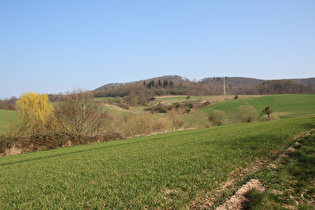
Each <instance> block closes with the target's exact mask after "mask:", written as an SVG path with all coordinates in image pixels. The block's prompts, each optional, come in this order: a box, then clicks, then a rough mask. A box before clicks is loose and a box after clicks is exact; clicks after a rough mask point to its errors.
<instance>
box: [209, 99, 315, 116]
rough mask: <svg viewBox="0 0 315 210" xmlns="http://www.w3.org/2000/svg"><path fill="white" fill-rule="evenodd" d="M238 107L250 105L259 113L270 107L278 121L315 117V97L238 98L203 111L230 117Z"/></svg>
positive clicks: (216, 104)
mask: <svg viewBox="0 0 315 210" xmlns="http://www.w3.org/2000/svg"><path fill="white" fill-rule="evenodd" d="M240 105H251V106H253V107H254V108H255V109H256V110H257V111H258V112H259V113H261V111H262V110H263V109H264V108H265V107H266V106H270V108H271V109H272V110H273V111H274V114H275V115H278V116H279V117H280V119H287V118H294V117H305V116H315V95H270V96H261V97H252V98H240V99H237V100H228V101H223V102H218V103H215V104H213V105H211V106H208V107H205V108H204V109H203V111H204V112H206V113H208V114H210V113H211V112H212V111H213V110H222V111H225V112H226V113H229V114H230V115H235V114H236V113H237V109H238V108H239V106H240Z"/></svg>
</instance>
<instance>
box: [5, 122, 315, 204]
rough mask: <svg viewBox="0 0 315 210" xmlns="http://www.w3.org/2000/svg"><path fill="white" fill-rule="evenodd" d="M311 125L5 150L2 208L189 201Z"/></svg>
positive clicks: (264, 124) (232, 128)
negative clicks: (24, 151) (21, 151)
mask: <svg viewBox="0 0 315 210" xmlns="http://www.w3.org/2000/svg"><path fill="white" fill-rule="evenodd" d="M314 125H315V117H308V118H297V119H286V120H278V121H271V122H255V123H250V124H236V125H228V126H223V127H214V128H209V129H198V130H189V131H182V132H174V133H168V134H161V135H156V136H151V137H139V138H133V139H127V140H120V141H113V142H107V143H99V144H90V145H85V146H76V147H68V148H61V149H55V150H50V151H43V152H36V153H29V154H21V155H16V156H8V157H2V158H0V167H1V170H0V209H16V208H18V209H20V208H22V209H29V208H36V209H42V208H45V209H60V208H62V209H64V208H71V209H74V208H80V209H82V208H86V209H92V208H93V209H94V208H109V209H113V208H117V209H121V208H123V209H128V208H153V209H156V208H185V207H186V206H187V205H189V204H190V202H191V201H194V200H195V199H196V198H199V197H202V196H204V195H205V194H206V193H209V192H210V193H211V192H215V190H216V188H218V187H219V186H220V184H222V183H223V182H225V181H226V180H227V179H228V178H230V177H231V176H232V175H231V174H232V172H233V171H236V170H240V171H241V170H242V169H244V168H246V167H249V166H250V164H251V163H253V162H255V161H257V160H259V159H269V160H273V158H275V157H276V156H277V154H279V153H280V152H282V151H283V150H285V149H286V148H287V147H288V146H289V145H290V143H292V142H293V141H294V137H296V136H298V135H300V134H302V133H303V132H305V131H306V130H308V129H310V128H311V127H314ZM242 181H243V182H245V181H246V178H245V177H244V180H242ZM229 193H230V194H231V193H233V191H231V192H229ZM228 195H229V194H226V195H225V196H228Z"/></svg>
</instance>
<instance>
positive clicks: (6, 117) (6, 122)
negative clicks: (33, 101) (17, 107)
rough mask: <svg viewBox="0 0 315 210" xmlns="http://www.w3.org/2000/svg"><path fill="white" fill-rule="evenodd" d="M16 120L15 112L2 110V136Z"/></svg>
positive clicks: (0, 121)
mask: <svg viewBox="0 0 315 210" xmlns="http://www.w3.org/2000/svg"><path fill="white" fill-rule="evenodd" d="M16 120H17V115H16V112H15V111H8V110H0V135H2V134H4V133H5V132H6V131H7V129H8V128H9V127H10V125H11V124H12V123H14V122H16Z"/></svg>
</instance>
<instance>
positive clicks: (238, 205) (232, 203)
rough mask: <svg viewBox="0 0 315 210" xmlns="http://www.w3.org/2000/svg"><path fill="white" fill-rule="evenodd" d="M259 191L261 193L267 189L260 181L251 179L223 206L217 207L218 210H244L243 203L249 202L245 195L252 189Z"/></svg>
mask: <svg viewBox="0 0 315 210" xmlns="http://www.w3.org/2000/svg"><path fill="white" fill-rule="evenodd" d="M254 188H255V189H257V190H259V191H261V192H263V191H265V188H264V187H263V186H262V184H261V183H260V181H259V180H258V179H251V180H249V182H247V183H246V184H245V185H243V186H242V187H241V188H240V189H238V190H237V191H236V193H235V194H234V195H233V196H232V197H231V198H229V199H227V200H226V201H225V202H224V203H223V204H222V205H221V206H219V207H217V208H216V209H217V210H225V209H242V207H243V203H244V202H246V201H247V199H246V198H245V197H244V195H245V194H246V193H247V192H248V191H249V190H251V189H254Z"/></svg>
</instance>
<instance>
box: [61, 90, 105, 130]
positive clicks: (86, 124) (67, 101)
mask: <svg viewBox="0 0 315 210" xmlns="http://www.w3.org/2000/svg"><path fill="white" fill-rule="evenodd" d="M55 116H56V119H58V122H59V125H60V128H61V129H62V130H63V131H66V132H71V133H77V134H80V135H89V136H93V135H96V134H98V133H99V132H100V131H101V129H103V128H104V127H105V126H106V124H107V123H108V121H109V120H110V115H109V114H108V112H106V111H105V110H104V109H103V108H102V104H100V103H97V102H93V101H92V95H91V94H90V93H88V92H83V91H81V90H79V91H74V92H73V93H71V94H68V95H66V96H64V100H63V101H61V102H59V103H58V104H56V109H55Z"/></svg>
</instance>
